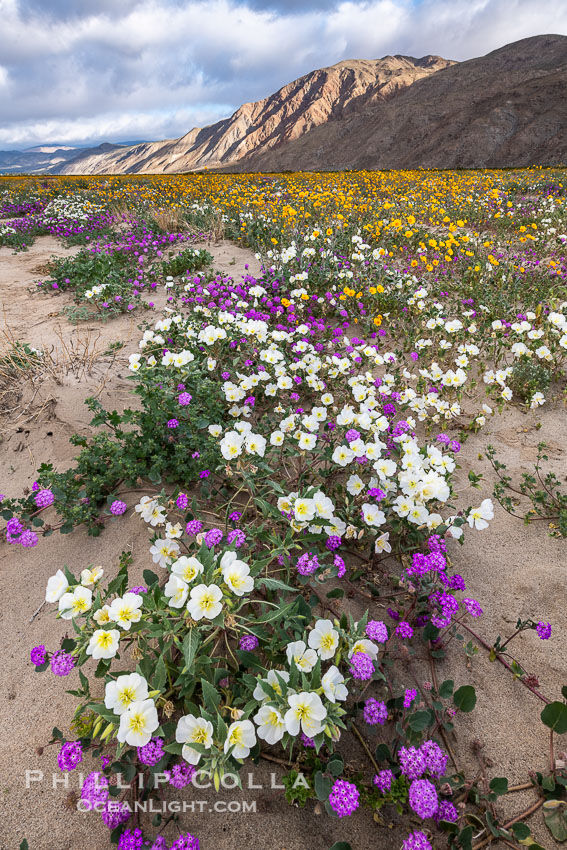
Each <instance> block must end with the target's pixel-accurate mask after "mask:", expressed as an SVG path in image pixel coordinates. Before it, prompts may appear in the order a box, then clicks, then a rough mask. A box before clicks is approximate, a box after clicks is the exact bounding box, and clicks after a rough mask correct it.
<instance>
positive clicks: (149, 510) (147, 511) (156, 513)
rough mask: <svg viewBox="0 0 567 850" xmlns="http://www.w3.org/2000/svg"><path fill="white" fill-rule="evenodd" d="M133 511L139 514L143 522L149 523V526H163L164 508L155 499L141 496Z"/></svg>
mask: <svg viewBox="0 0 567 850" xmlns="http://www.w3.org/2000/svg"><path fill="white" fill-rule="evenodd" d="M134 510H135V511H136V512H137V513H139V514H140V516H141V517H142V519H143V520H144V522H149V524H150V525H151V526H154V527H155V526H156V525H163V523H164V522H165V514H164V511H165V508H164V507H163V506H162V505H160V503H159V502H158V500H157V499H150V497H149V496H142V498H141V499H140V502H139V504H137V505H136V507H135V508H134Z"/></svg>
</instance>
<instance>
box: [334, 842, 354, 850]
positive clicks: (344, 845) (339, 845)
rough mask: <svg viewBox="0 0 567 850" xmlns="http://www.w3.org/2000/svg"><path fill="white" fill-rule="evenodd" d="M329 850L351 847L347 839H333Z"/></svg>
mask: <svg viewBox="0 0 567 850" xmlns="http://www.w3.org/2000/svg"><path fill="white" fill-rule="evenodd" d="M329 850H352V847H351V846H350V844H349V843H348V841H335V843H334V844H333V846H332V847H329Z"/></svg>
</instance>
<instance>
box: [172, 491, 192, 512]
mask: <svg viewBox="0 0 567 850" xmlns="http://www.w3.org/2000/svg"><path fill="white" fill-rule="evenodd" d="M175 504H176V505H177V507H178V508H179V510H180V511H184V510H185V509H186V508H187V506H188V505H189V497H188V496H187V495H186V494H185V493H180V494H179V496H178V497H177V499H176V500H175Z"/></svg>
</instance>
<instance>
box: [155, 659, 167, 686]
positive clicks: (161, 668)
mask: <svg viewBox="0 0 567 850" xmlns="http://www.w3.org/2000/svg"><path fill="white" fill-rule="evenodd" d="M166 682H167V668H166V666H165V661H164V660H163V655H160V657H159V658H158V663H157V664H156V670H155V673H154V675H153V677H152V685H153V689H154V690H156V691H162V690H163V688H164V685H165V683H166Z"/></svg>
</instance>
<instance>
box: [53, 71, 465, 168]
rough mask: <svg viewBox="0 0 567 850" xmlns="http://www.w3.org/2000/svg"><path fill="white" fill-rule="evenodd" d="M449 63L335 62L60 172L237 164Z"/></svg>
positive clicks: (390, 95) (386, 96) (67, 165)
mask: <svg viewBox="0 0 567 850" xmlns="http://www.w3.org/2000/svg"><path fill="white" fill-rule="evenodd" d="M451 64H453V63H452V62H450V61H449V60H446V59H441V58H440V57H439V56H425V57H423V58H422V59H413V58H412V57H410V56H385V57H384V58H383V59H373V60H354V61H347V62H339V63H338V64H337V65H333V66H332V67H330V68H322V69H321V70H318V71H313V72H311V73H310V74H306V75H305V76H303V77H300V78H299V79H298V80H294V81H293V82H292V83H289V84H288V85H286V86H284V87H283V88H281V89H279V91H277V92H276V93H275V94H273V95H270V96H269V97H266V98H264V99H263V100H259V101H256V102H255V103H245V104H244V105H243V106H241V107H240V108H239V109H237V110H236V112H235V113H234V114H233V115H231V116H230V118H225V119H224V120H222V121H218V122H217V123H216V124H211V125H210V126H208V127H205V128H203V129H200V128H195V129H193V130H191V131H190V132H189V133H187V134H186V135H185V136H182V137H181V138H180V139H170V140H167V141H164V142H152V143H150V144H141V145H136V146H134V147H130V148H125V149H121V150H119V151H113V152H110V153H109V154H105V155H103V156H100V155H99V154H98V153H95V154H94V155H92V156H90V157H86V156H84V155H83V154H81V155H80V157H77V158H75V159H73V160H72V161H70V162H67V163H65V164H64V165H62V166H61V167H60V168H59V169H58V170H59V171H60V173H62V174H100V173H109V174H120V173H126V172H128V173H132V172H158V173H161V172H179V171H190V170H193V169H202V168H206V167H208V168H210V167H217V166H222V165H224V164H232V163H234V162H238V161H239V160H241V159H243V158H244V157H246V156H248V155H250V154H251V153H257V152H259V151H262V152H265V151H269V150H271V149H272V148H273V147H275V146H278V145H281V144H282V143H283V142H287V141H292V140H293V139H296V138H298V137H300V136H302V135H303V134H305V133H308V132H309V131H310V130H311V129H312V128H314V127H318V126H319V125H321V124H325V123H326V122H327V121H329V120H331V119H333V118H339V117H345V116H348V115H349V114H352V113H355V112H356V111H357V110H360V109H362V108H366V107H369V106H371V105H372V104H376V103H384V102H386V101H388V100H390V99H392V100H393V99H395V98H397V97H398V96H399V93H400V92H401V91H403V90H404V89H405V88H406V87H407V86H411V85H412V84H414V83H415V81H416V80H420V79H422V78H423V77H428V76H430V75H431V74H435V73H436V72H437V71H439V70H440V69H441V68H446V67H448V66H449V65H451Z"/></svg>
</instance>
